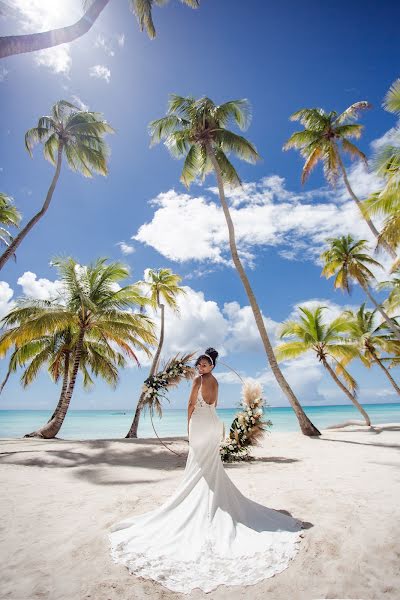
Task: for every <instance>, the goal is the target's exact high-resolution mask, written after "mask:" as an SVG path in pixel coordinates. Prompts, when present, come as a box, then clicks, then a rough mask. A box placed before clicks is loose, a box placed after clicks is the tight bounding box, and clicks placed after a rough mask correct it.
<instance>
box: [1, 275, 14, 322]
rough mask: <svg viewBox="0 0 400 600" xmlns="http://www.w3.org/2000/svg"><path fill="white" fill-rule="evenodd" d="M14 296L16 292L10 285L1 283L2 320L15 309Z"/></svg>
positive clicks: (4, 282)
mask: <svg viewBox="0 0 400 600" xmlns="http://www.w3.org/2000/svg"><path fill="white" fill-rule="evenodd" d="M13 295H14V291H13V290H12V288H11V287H10V286H9V284H8V283H7V282H6V281H0V319H2V318H3V317H5V315H6V314H7V313H8V312H10V310H12V309H13V308H14V306H15V302H14V301H13V300H12V297H13Z"/></svg>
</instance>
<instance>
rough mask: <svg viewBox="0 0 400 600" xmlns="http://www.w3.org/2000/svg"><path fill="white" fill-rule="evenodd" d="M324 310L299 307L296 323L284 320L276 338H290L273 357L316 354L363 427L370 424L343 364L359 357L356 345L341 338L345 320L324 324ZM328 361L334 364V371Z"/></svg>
mask: <svg viewBox="0 0 400 600" xmlns="http://www.w3.org/2000/svg"><path fill="white" fill-rule="evenodd" d="M325 308H327V307H326V306H321V305H320V306H318V307H317V308H315V309H314V310H310V309H308V308H304V307H301V306H299V307H298V309H299V310H300V311H301V313H302V315H300V318H299V320H298V321H295V320H287V321H285V322H284V323H283V324H282V325H281V327H280V330H279V333H278V335H279V337H280V338H281V339H282V338H284V337H287V336H289V337H292V338H293V339H291V340H290V341H287V342H284V343H282V344H280V345H279V346H277V347H276V348H275V353H276V357H277V359H278V360H290V359H293V358H297V357H298V356H301V355H302V354H304V353H305V352H309V351H312V352H315V354H316V355H317V358H318V360H319V361H320V362H321V363H322V364H323V365H324V367H325V369H326V370H327V371H328V373H329V374H330V376H331V377H332V379H333V380H334V381H335V383H336V384H337V385H338V386H339V387H340V389H341V390H342V391H343V392H344V393H345V394H346V396H347V397H348V398H349V399H350V401H351V402H352V403H353V404H354V406H355V407H356V408H357V409H358V410H359V411H360V413H361V414H362V415H363V417H364V419H365V422H366V424H367V425H371V421H370V418H369V416H368V414H367V412H366V411H365V410H364V408H363V407H362V406H361V404H360V403H359V402H358V400H357V398H356V392H357V389H358V385H357V382H356V381H355V379H354V378H353V377H352V376H351V375H350V373H349V372H348V371H347V370H346V369H345V368H344V366H343V363H342V361H343V360H344V359H345V358H346V359H347V360H350V358H358V357H359V354H360V353H359V350H358V348H357V346H356V345H355V344H351V343H349V342H348V341H346V339H344V338H343V337H342V334H343V333H346V332H347V331H348V330H349V322H348V320H347V318H346V317H344V316H343V315H340V316H339V317H337V318H336V319H334V320H333V321H331V322H330V323H324V322H323V321H322V315H321V313H322V311H323V310H324V309H325ZM329 361H332V362H333V363H336V365H335V369H333V368H332V366H331V365H330V362H329ZM335 370H336V371H337V372H339V373H340V375H342V376H343V378H344V380H345V381H346V383H347V384H348V386H349V388H350V390H349V389H348V388H347V387H346V386H345V385H344V383H342V381H341V380H340V379H339V377H338V376H337V374H336V372H335Z"/></svg>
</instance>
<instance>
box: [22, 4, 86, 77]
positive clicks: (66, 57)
mask: <svg viewBox="0 0 400 600" xmlns="http://www.w3.org/2000/svg"><path fill="white" fill-rule="evenodd" d="M14 7H15V9H16V11H17V12H16V17H17V19H18V24H19V26H20V28H21V29H22V31H23V32H24V33H36V32H40V31H47V30H49V29H54V28H57V27H63V26H65V25H71V24H72V23H74V22H75V21H76V20H78V19H79V18H80V17H81V15H82V6H81V2H80V0H70V1H69V2H68V3H66V2H65V0H14ZM32 56H33V59H34V61H35V62H36V64H37V65H41V66H45V67H48V68H49V69H51V70H52V71H53V72H55V73H62V74H64V75H66V76H68V73H69V71H70V68H71V55H70V44H61V45H60V46H55V47H54V48H48V49H46V50H39V51H37V52H34V53H33V54H32Z"/></svg>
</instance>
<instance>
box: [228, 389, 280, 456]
mask: <svg viewBox="0 0 400 600" xmlns="http://www.w3.org/2000/svg"><path fill="white" fill-rule="evenodd" d="M264 405H265V402H264V398H263V397H262V387H261V385H260V384H259V383H257V382H252V381H245V382H244V383H243V387H242V402H241V406H243V410H242V411H241V412H240V413H239V414H238V415H237V416H236V417H235V419H234V420H233V422H232V425H231V428H230V431H229V436H228V437H226V438H225V440H224V441H223V442H222V444H221V446H220V454H221V459H222V460H223V461H224V462H234V461H238V460H254V459H253V457H252V456H251V455H250V449H251V446H258V445H259V444H260V440H261V439H262V437H263V436H264V433H265V432H266V431H267V428H268V427H271V426H272V421H270V420H267V421H264V420H263V419H262V416H263V406H264ZM239 406H240V405H239Z"/></svg>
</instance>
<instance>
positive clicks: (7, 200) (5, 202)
mask: <svg viewBox="0 0 400 600" xmlns="http://www.w3.org/2000/svg"><path fill="white" fill-rule="evenodd" d="M20 221H21V213H20V212H19V210H18V209H17V207H16V206H14V204H13V198H11V196H7V194H4V192H0V223H1V225H0V246H6V247H7V248H9V246H10V243H11V242H12V239H13V236H12V235H11V233H10V232H9V231H8V229H6V227H3V226H2V225H6V226H7V227H9V226H10V225H12V226H14V227H19V224H20ZM13 256H14V260H15V261H16V260H17V257H16V255H15V254H13Z"/></svg>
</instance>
